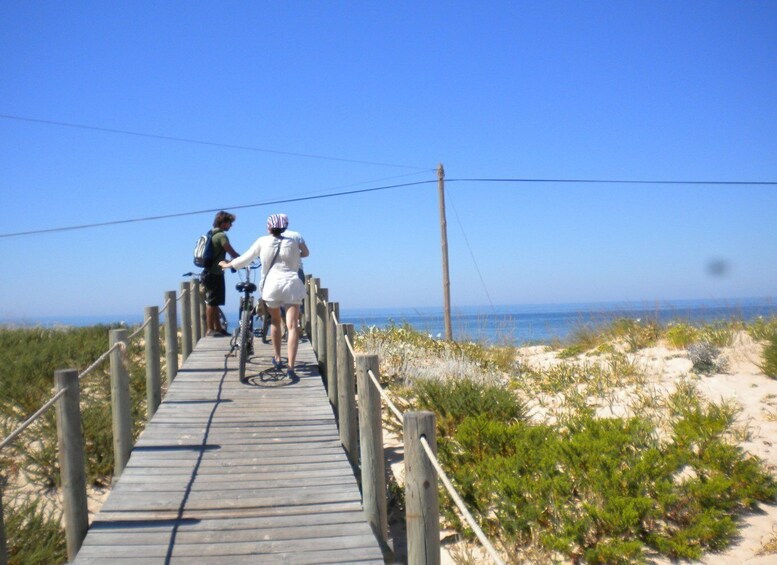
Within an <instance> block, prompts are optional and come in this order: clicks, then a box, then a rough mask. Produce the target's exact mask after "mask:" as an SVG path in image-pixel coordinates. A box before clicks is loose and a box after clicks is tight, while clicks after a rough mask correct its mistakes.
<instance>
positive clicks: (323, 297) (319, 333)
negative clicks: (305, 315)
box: [316, 288, 329, 390]
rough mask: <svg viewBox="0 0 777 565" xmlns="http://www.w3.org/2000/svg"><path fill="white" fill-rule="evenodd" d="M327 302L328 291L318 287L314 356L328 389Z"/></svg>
mask: <svg viewBox="0 0 777 565" xmlns="http://www.w3.org/2000/svg"><path fill="white" fill-rule="evenodd" d="M328 302H329V291H328V290H327V289H325V288H319V289H318V308H317V309H316V312H317V319H316V356H317V357H318V371H319V372H320V373H321V374H322V375H323V376H324V382H325V383H327V384H326V387H327V390H329V375H327V374H326V305H327V303H328Z"/></svg>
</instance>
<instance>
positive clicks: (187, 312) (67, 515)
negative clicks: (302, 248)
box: [0, 276, 503, 564]
mask: <svg viewBox="0 0 777 565" xmlns="http://www.w3.org/2000/svg"><path fill="white" fill-rule="evenodd" d="M306 285H307V296H306V301H305V302H306V304H305V309H304V312H305V314H304V321H303V323H304V324H305V329H306V331H307V334H308V336H310V340H311V343H312V346H313V350H314V352H315V354H316V358H317V360H318V365H319V371H320V373H321V375H322V378H323V380H324V384H325V386H326V390H327V394H328V396H329V401H330V403H331V405H332V407H333V410H334V412H335V415H336V418H337V422H338V429H339V435H340V442H341V444H342V446H343V448H344V450H345V452H346V454H347V456H348V459H349V461H350V462H351V464H352V466H353V467H354V469H355V470H357V472H358V474H359V476H360V477H359V478H360V480H361V488H362V499H363V502H362V504H363V507H364V512H365V514H366V516H367V519H368V521H369V523H370V525H371V527H372V529H373V532H374V533H375V536H376V537H377V539H378V541H379V542H380V543H381V544H382V545H383V546H384V547H387V546H388V517H387V515H388V510H387V506H388V504H387V484H386V473H385V463H384V461H385V459H384V452H383V449H384V448H383V425H382V402H381V400H383V401H384V402H385V404H386V406H387V408H388V409H389V410H390V411H391V413H392V414H393V416H394V417H395V419H396V420H397V422H398V423H399V424H400V425H401V426H402V429H403V436H404V448H405V504H406V525H407V547H408V562H409V563H411V564H417V563H428V564H435V563H439V562H440V524H439V502H438V498H437V488H436V484H437V480H438V478H439V479H440V480H441V481H442V483H443V486H444V487H445V488H446V489H447V490H448V492H449V494H450V496H451V497H452V499H453V500H454V502H455V504H456V506H457V508H458V510H459V512H460V514H461V516H462V517H463V519H464V520H465V521H466V522H467V523H468V524H469V525H470V527H471V528H472V529H473V531H474V532H475V534H476V535H477V537H478V539H479V540H480V541H481V543H482V544H483V546H484V548H485V549H486V551H487V552H488V553H489V554H490V556H491V557H492V559H493V561H494V562H495V563H498V564H501V563H503V562H502V560H501V558H500V557H499V555H498V554H497V552H496V551H495V550H494V548H493V546H492V544H491V543H490V542H489V541H488V539H487V538H486V537H485V535H484V534H483V532H482V530H481V529H480V527H479V526H478V524H477V522H476V521H475V520H474V518H473V517H472V516H471V514H470V513H469V512H468V511H467V509H466V507H465V506H464V504H463V502H462V500H461V497H460V496H459V495H458V494H457V493H456V491H455V490H454V489H453V486H452V484H451V482H450V480H449V479H448V478H447V476H446V475H445V473H444V471H443V470H442V468H441V466H440V464H439V462H438V461H437V458H436V451H437V445H436V435H435V417H434V414H433V413H431V412H409V413H406V414H402V413H401V412H400V411H399V410H398V409H397V408H396V406H395V405H394V404H393V403H392V401H391V399H390V398H389V396H388V395H387V394H386V392H385V391H384V390H383V388H382V387H381V385H380V377H379V375H380V370H379V359H378V356H377V355H366V354H357V353H355V351H354V347H353V338H354V335H355V332H354V327H353V325H352V324H342V323H340V322H339V320H338V318H339V315H340V311H339V304H337V303H336V302H330V300H329V295H328V291H327V289H325V288H321V286H320V280H319V279H315V278H312V277H311V276H307V277H306ZM178 302H180V303H181V307H180V318H181V327H180V335H181V349H180V354H181V357H182V359H183V361H185V360H186V359H187V358H188V356H189V355H190V354H191V352H192V351H193V349H194V346H195V345H196V344H197V342H198V341H199V339H200V338H201V337H202V335H203V334H204V328H205V323H204V319H205V311H204V302H203V300H202V299H201V296H200V289H199V284H197V283H196V282H194V281H191V282H183V283H181V291H180V294H179V295H178V296H177V297H176V293H175V291H168V292H166V293H165V303H164V306H163V307H162V308H161V309H160V308H158V307H157V306H150V307H147V308H146V310H145V317H144V320H145V321H144V323H143V325H141V326H140V328H138V329H137V330H136V331H135V332H134V333H132V334H130V335H128V331H127V330H126V329H113V330H110V335H109V338H110V348H109V349H108V350H107V351H106V352H105V353H104V354H102V355H101V356H100V357H99V358H98V359H97V360H95V362H94V363H93V364H92V365H90V366H89V367H88V368H87V369H85V370H84V371H83V372H81V373H80V374H79V373H78V372H77V371H76V370H74V369H63V370H57V371H55V375H54V381H55V387H56V392H55V394H54V395H53V397H52V398H51V399H50V400H49V401H48V402H46V403H45V404H44V405H43V406H42V407H41V408H40V409H39V410H38V411H37V412H35V413H34V414H33V415H32V416H30V417H29V418H28V419H27V420H26V421H25V422H24V423H22V424H21V425H20V426H19V427H18V428H17V429H16V430H14V431H13V432H12V433H11V434H10V435H9V436H8V437H6V438H5V439H4V440H3V441H2V443H0V449H2V448H4V447H6V446H7V445H9V444H11V443H12V442H13V441H15V440H16V439H17V438H18V437H19V435H21V434H22V433H23V432H24V430H25V429H27V428H28V427H29V426H30V425H31V424H32V423H33V422H34V421H35V420H36V419H37V418H39V417H41V416H42V415H43V414H45V413H46V412H47V411H48V410H49V409H50V408H51V407H52V406H55V407H56V412H57V443H58V451H59V460H60V473H61V481H62V490H63V514H64V521H65V535H66V540H67V553H68V559H69V560H72V559H74V558H75V556H76V554H77V553H78V550H79V549H80V547H81V544H82V543H83V540H84V537H85V536H86V532H87V529H88V511H87V497H86V470H85V458H84V444H83V436H82V434H81V414H80V407H79V401H80V388H79V381H80V379H82V378H83V377H84V376H85V375H86V374H88V373H89V372H91V371H92V370H94V369H95V368H96V367H97V366H99V365H100V364H101V363H103V362H104V361H105V359H107V358H110V379H111V414H112V421H113V449H114V476H115V477H119V476H120V475H121V473H122V471H123V470H124V467H125V465H126V463H127V461H128V459H129V454H130V452H131V450H132V445H131V437H132V434H131V430H132V422H131V406H130V396H129V375H128V371H127V359H126V351H127V345H128V344H129V342H130V341H131V340H132V339H134V338H135V337H137V336H138V335H140V333H141V332H143V333H144V338H145V364H146V394H147V397H146V400H147V419H149V420H150V419H151V417H152V416H153V415H154V413H155V412H156V409H157V408H158V406H159V404H160V402H161V362H160V361H161V360H160V338H159V317H160V315H161V314H162V313H165V312H166V316H165V348H164V349H165V363H166V373H167V375H166V376H167V380H168V384H169V383H170V382H172V381H173V380H174V379H175V376H176V374H177V373H178V354H179V351H178V330H179V328H178V326H177V323H178V313H177V303H178ZM357 430H358V432H357ZM357 435H358V437H357ZM0 481H3V478H2V477H0ZM2 486H3V483H2V482H0V563H6V562H7V553H6V552H7V548H6V538H5V531H4V528H3V512H2V494H3V493H2V488H1V487H2Z"/></svg>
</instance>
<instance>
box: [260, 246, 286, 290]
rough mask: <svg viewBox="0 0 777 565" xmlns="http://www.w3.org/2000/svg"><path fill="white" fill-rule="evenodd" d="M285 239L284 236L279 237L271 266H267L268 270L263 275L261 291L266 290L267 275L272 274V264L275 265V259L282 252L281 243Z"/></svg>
mask: <svg viewBox="0 0 777 565" xmlns="http://www.w3.org/2000/svg"><path fill="white" fill-rule="evenodd" d="M282 240H283V236H282V235H281V236H279V237H278V245H277V246H275V255H273V258H272V261H270V266H269V267H267V272H266V273H265V275H264V276H263V277H262V285H261V286H260V287H259V292H260V293H261V292H262V291H263V290H264V281H266V280H267V275H269V274H270V270H271V269H272V266H273V265H275V260H276V259H277V258H278V254H279V253H280V252H281V243H282Z"/></svg>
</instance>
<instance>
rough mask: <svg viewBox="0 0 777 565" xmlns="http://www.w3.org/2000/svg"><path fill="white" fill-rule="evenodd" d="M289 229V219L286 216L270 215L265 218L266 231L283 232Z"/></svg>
mask: <svg viewBox="0 0 777 565" xmlns="http://www.w3.org/2000/svg"><path fill="white" fill-rule="evenodd" d="M287 227H289V217H288V216H287V215H286V214H270V216H269V217H268V218H267V229H268V230H281V231H283V230H285V229H286V228H287Z"/></svg>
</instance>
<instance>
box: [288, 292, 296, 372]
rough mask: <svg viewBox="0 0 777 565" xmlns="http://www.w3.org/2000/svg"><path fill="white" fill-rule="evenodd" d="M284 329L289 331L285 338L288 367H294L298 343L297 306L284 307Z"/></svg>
mask: <svg viewBox="0 0 777 565" xmlns="http://www.w3.org/2000/svg"><path fill="white" fill-rule="evenodd" d="M286 329H287V330H288V332H289V335H288V337H287V338H286V349H287V350H288V355H289V369H294V362H295V361H296V360H297V345H298V344H299V306H298V305H293V306H287V307H286Z"/></svg>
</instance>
